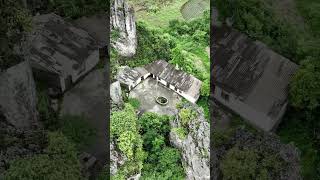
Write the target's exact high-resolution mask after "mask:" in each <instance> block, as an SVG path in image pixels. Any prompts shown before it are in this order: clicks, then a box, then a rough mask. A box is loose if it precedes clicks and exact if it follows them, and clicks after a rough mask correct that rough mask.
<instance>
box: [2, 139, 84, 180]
mask: <svg viewBox="0 0 320 180" xmlns="http://www.w3.org/2000/svg"><path fill="white" fill-rule="evenodd" d="M48 137H49V144H48V147H47V148H46V149H45V151H44V153H43V154H38V155H34V156H31V157H26V158H22V159H17V160H14V161H13V162H12V163H11V164H10V168H9V169H8V171H7V172H6V173H5V179H7V180H17V179H25V180H34V179H39V180H46V179H48V180H60V179H70V180H80V179H83V178H82V176H81V166H80V162H79V160H78V156H77V151H76V149H75V147H74V144H72V143H71V142H70V141H69V140H68V139H67V138H66V137H65V136H63V134H61V133H49V135H48Z"/></svg>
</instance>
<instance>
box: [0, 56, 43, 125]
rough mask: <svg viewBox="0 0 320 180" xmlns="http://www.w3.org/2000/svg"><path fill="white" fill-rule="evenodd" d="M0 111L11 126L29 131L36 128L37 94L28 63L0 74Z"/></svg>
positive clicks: (37, 122)
mask: <svg viewBox="0 0 320 180" xmlns="http://www.w3.org/2000/svg"><path fill="white" fill-rule="evenodd" d="M0 111H1V112H2V113H3V114H4V116H5V118H6V122H7V123H8V124H10V125H11V126H13V127H15V128H17V129H21V130H29V129H34V128H36V127H38V126H39V125H40V124H39V121H38V112H37V94H36V87H35V82H34V79H33V75H32V70H31V68H30V65H29V62H27V61H25V62H22V63H20V64H18V65H16V66H13V67H11V68H9V69H7V70H5V71H3V72H1V73H0Z"/></svg>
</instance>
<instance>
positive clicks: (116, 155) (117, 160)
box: [110, 142, 127, 175]
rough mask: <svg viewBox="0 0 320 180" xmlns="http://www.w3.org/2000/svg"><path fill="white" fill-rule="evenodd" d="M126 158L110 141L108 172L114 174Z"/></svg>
mask: <svg viewBox="0 0 320 180" xmlns="http://www.w3.org/2000/svg"><path fill="white" fill-rule="evenodd" d="M126 161H127V158H126V156H125V155H124V154H122V153H120V152H118V151H117V150H116V148H115V144H114V142H111V143H110V173H111V174H112V175H115V174H116V173H117V171H118V169H119V168H120V167H121V166H122V165H124V163H125V162H126Z"/></svg>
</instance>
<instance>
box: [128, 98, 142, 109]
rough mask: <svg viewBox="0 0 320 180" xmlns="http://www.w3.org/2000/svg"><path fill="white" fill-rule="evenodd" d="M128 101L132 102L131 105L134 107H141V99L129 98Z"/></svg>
mask: <svg viewBox="0 0 320 180" xmlns="http://www.w3.org/2000/svg"><path fill="white" fill-rule="evenodd" d="M128 102H129V104H131V106H132V107H134V108H135V109H139V107H140V101H139V100H138V99H135V98H129V100H128Z"/></svg>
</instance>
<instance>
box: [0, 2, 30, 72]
mask: <svg viewBox="0 0 320 180" xmlns="http://www.w3.org/2000/svg"><path fill="white" fill-rule="evenodd" d="M30 30H31V16H30V15H29V13H28V12H27V10H25V9H24V8H23V7H22V6H21V2H20V1H17V0H6V1H1V2H0V40H1V41H0V42H1V43H0V69H7V68H9V67H11V66H13V65H15V64H18V63H19V62H21V59H20V58H19V57H18V56H17V55H15V54H14V52H13V48H14V45H15V44H16V43H18V42H19V41H20V40H21V38H22V37H23V35H24V32H27V31H30Z"/></svg>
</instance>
